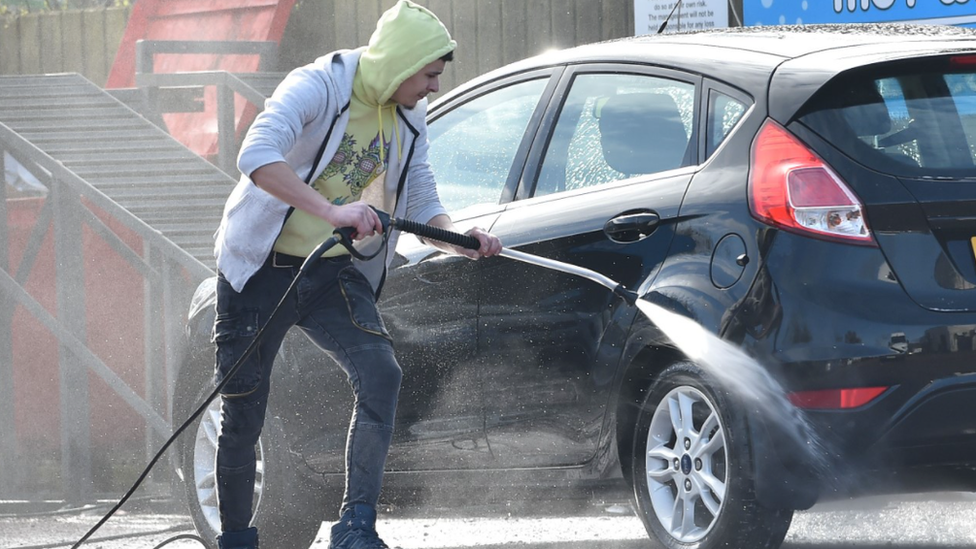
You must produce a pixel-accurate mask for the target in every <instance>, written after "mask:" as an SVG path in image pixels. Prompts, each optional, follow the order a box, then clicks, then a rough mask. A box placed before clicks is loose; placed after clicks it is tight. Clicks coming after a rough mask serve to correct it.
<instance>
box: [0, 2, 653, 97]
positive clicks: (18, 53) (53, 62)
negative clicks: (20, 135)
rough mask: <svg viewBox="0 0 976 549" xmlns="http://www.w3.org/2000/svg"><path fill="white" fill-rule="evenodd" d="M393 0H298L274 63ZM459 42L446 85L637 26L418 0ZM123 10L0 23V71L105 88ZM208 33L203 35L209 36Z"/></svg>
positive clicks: (545, 5)
mask: <svg viewBox="0 0 976 549" xmlns="http://www.w3.org/2000/svg"><path fill="white" fill-rule="evenodd" d="M394 3H395V2H394V0H302V1H300V2H299V3H298V4H297V5H296V7H295V9H294V11H293V12H292V16H291V19H290V21H289V24H288V28H287V30H286V32H285V38H284V39H283V40H282V43H281V49H280V53H279V59H280V61H279V70H287V69H289V68H291V67H294V66H298V65H301V64H304V63H306V62H308V61H311V60H312V59H314V58H315V57H317V56H319V55H321V54H323V53H326V52H328V51H331V50H333V49H338V48H354V47H357V46H360V45H364V44H366V42H367V41H368V39H369V36H370V34H371V33H372V32H373V29H374V28H375V25H376V20H377V19H378V18H379V16H380V14H381V13H382V12H383V11H384V10H385V9H387V8H389V7H390V6H392V5H393V4H394ZM419 3H420V4H422V5H424V6H426V7H428V8H430V9H431V11H433V12H434V13H436V14H437V15H438V17H440V18H441V20H442V21H443V22H444V24H445V25H446V26H447V28H448V29H449V30H450V31H451V34H452V36H453V37H454V39H455V40H457V42H458V49H457V52H456V54H455V62H454V63H452V64H451V66H450V68H449V70H448V71H447V72H446V73H445V75H444V78H443V79H442V91H446V90H448V89H450V88H452V87H454V86H455V85H457V84H458V83H460V82H463V81H465V80H467V79H469V78H472V77H474V76H476V75H478V74H481V73H483V72H486V71H488V70H490V69H494V68H497V67H499V66H501V65H503V64H505V63H509V62H512V61H516V60H519V59H523V58H525V57H529V56H531V55H535V54H537V53H541V52H543V51H545V50H547V49H550V48H561V47H568V46H573V45H577V44H585V43H590V42H597V41H600V40H607V39H611V38H619V37H622V36H627V35H630V34H633V32H634V30H633V29H634V15H633V14H634V2H633V0H602V1H601V0H420V1H419ZM129 13H130V9H129V8H105V9H93V10H83V11H65V12H55V13H45V14H29V15H24V16H20V17H16V18H13V19H10V20H9V21H7V23H6V24H5V25H3V26H0V74H45V73H58V72H77V73H80V74H82V75H84V76H85V77H86V78H88V79H89V80H91V81H92V82H94V83H95V84H97V85H99V86H104V85H105V81H106V79H107V77H108V73H109V69H110V68H111V66H112V63H113V62H114V60H115V54H116V52H117V50H118V47H119V43H120V42H121V40H122V35H123V32H124V30H125V24H126V21H127V20H128V17H129ZM205 39H206V37H201V40H205Z"/></svg>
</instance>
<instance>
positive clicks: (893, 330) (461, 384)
mask: <svg viewBox="0 0 976 549" xmlns="http://www.w3.org/2000/svg"><path fill="white" fill-rule="evenodd" d="M429 121H430V154H429V156H430V162H431V165H432V167H433V169H434V171H435V173H436V175H437V177H438V181H439V189H440V194H441V197H442V201H443V202H444V203H445V205H446V206H447V207H448V209H449V210H450V212H451V215H452V217H453V218H454V219H455V222H456V224H457V225H458V226H459V227H461V228H462V229H463V228H467V227H469V226H473V225H478V226H482V227H489V228H490V230H491V231H492V232H494V233H495V234H497V235H498V236H499V237H500V238H501V239H502V242H503V243H504V244H505V246H506V247H507V248H510V249H513V250H518V251H521V252H527V253H530V254H534V255H537V256H542V257H545V258H551V259H555V260H558V261H562V262H566V263H570V264H573V265H579V266H581V267H585V268H587V269H592V270H594V271H596V272H599V273H600V274H602V275H604V276H605V277H609V278H610V279H612V280H614V281H617V282H619V283H621V284H623V285H624V286H625V287H627V288H629V289H631V290H633V291H635V292H637V294H638V295H640V296H642V297H643V298H644V299H645V300H647V301H648V302H652V303H654V304H656V305H657V306H660V307H663V308H664V309H666V310H669V311H671V312H675V313H677V314H679V315H681V316H683V317H687V318H688V319H691V320H692V321H694V323H695V324H697V325H700V326H701V327H703V328H704V330H706V331H707V332H708V333H710V334H714V335H716V336H718V337H720V338H721V339H723V340H724V341H725V342H727V343H730V344H731V345H733V346H734V348H736V349H738V350H740V351H743V352H744V353H745V354H746V355H748V356H749V357H751V358H752V359H754V360H755V363H757V364H760V365H761V366H762V368H763V371H764V372H766V373H768V374H769V376H771V377H770V380H772V381H771V386H773V387H782V391H783V393H782V395H775V394H772V393H770V395H771V398H773V397H778V396H782V397H783V398H784V399H785V401H787V402H789V403H790V407H791V409H790V410H789V411H787V415H788V416H790V417H792V418H793V419H796V420H799V421H802V422H803V423H802V426H804V427H806V428H807V429H808V430H807V431H802V432H800V436H796V435H797V433H796V432H795V431H794V428H796V429H798V428H799V427H796V426H794V424H792V423H785V424H784V423H783V422H781V421H779V420H780V419H781V418H777V417H771V416H769V415H768V414H766V413H764V410H768V409H769V407H768V406H764V405H762V404H764V403H757V402H755V401H754V400H750V398H748V397H746V396H744V395H743V394H742V393H741V392H740V391H738V390H734V387H733V386H734V385H735V384H734V383H731V384H730V383H729V380H733V381H734V380H735V379H737V377H736V376H737V370H734V369H733V368H732V363H731V362H730V363H729V365H728V368H724V369H723V367H722V364H721V360H720V361H719V363H718V365H717V366H716V364H712V365H710V366H709V367H706V365H704V364H702V363H701V362H699V361H697V360H695V359H694V357H693V356H691V354H690V353H688V352H687V348H686V349H685V351H682V350H681V349H680V348H679V347H677V346H675V345H674V344H673V340H672V339H670V338H669V337H667V336H666V335H665V334H664V333H663V332H662V328H665V326H659V325H658V324H655V322H653V321H652V320H650V319H649V318H648V317H647V316H645V315H644V314H642V313H641V312H640V311H639V310H638V308H637V307H635V306H634V305H633V304H632V303H629V302H628V301H626V300H624V299H621V298H619V297H618V296H616V295H614V294H613V293H612V292H611V291H609V290H608V289H607V288H605V287H603V286H601V285H599V284H594V283H593V282H592V281H590V280H586V279H583V278H580V277H577V276H573V275H572V274H567V273H564V272H557V271H553V270H549V269H545V268H541V267H539V266H536V265H533V264H527V263H523V262H516V261H512V260H510V259H507V258H503V257H497V258H491V259H488V260H482V261H469V260H467V259H464V258H462V257H459V256H452V255H446V254H444V253H442V252H440V251H438V250H437V249H435V248H433V247H430V246H428V245H425V244H423V243H421V241H419V240H418V239H416V238H414V237H412V236H407V235H405V236H404V238H401V240H400V244H399V246H398V248H397V257H396V260H395V262H394V265H393V267H392V268H391V269H390V272H389V273H388V276H387V280H386V285H385V287H384V289H383V292H382V296H381V300H380V308H381V311H382V313H383V314H384V319H385V322H386V324H387V326H388V328H389V330H390V332H391V334H392V336H393V338H394V341H395V343H396V349H397V355H398V359H399V361H400V363H401V365H402V367H403V371H404V381H403V388H402V391H401V398H400V406H399V410H398V416H397V425H396V434H395V439H394V443H393V447H392V449H391V454H390V457H389V460H388V462H387V468H388V471H389V472H388V475H387V485H388V488H389V489H391V490H396V489H398V488H403V489H406V488H410V487H418V486H454V487H455V490H467V491H469V492H470V496H471V497H472V498H477V497H478V496H479V494H482V493H484V488H485V487H491V486H497V485H516V486H517V485H537V484H545V485H548V486H557V487H566V488H567V489H569V488H570V487H572V486H579V485H585V484H589V483H594V482H611V483H627V485H628V486H630V487H632V490H633V494H634V501H635V507H636V509H637V510H638V514H639V515H640V517H641V519H642V520H643V522H644V524H645V526H646V528H647V531H648V533H649V536H650V538H651V539H652V540H655V541H656V542H657V543H659V544H660V545H662V546H666V547H685V548H701V549H706V548H713V547H720V546H722V547H725V546H730V547H777V546H778V545H779V544H780V543H781V542H782V540H783V538H784V536H785V534H786V532H787V530H788V528H789V525H790V521H791V518H792V516H793V513H794V511H795V510H798V509H805V508H808V507H810V506H811V505H813V504H814V503H815V502H816V501H818V500H821V499H823V498H828V497H838V496H841V495H843V496H851V495H859V494H868V493H878V492H884V491H888V492H908V491H926V490H940V489H946V488H950V489H956V490H974V489H976V482H974V481H976V474H974V470H976V467H974V466H976V426H974V425H976V424H974V420H973V416H974V411H976V405H974V403H976V33H974V32H973V31H971V30H967V29H960V28H955V27H942V26H901V25H869V26H806V27H765V28H743V29H728V30H719V31H709V32H701V33H689V34H676V35H661V36H648V37H636V38H631V39H625V40H617V41H612V42H606V43H600V44H594V45H588V46H582V47H578V48H574V49H570V50H564V51H558V52H553V53H548V54H545V55H542V56H539V57H536V58H532V59H529V60H525V61H521V62H518V63H515V64H513V65H510V66H507V67H505V68H502V69H499V70H496V71H494V72H491V73H489V74H487V75H484V76H482V77H479V78H477V79H475V80H473V81H471V82H469V83H467V84H465V85H463V86H461V87H459V88H457V89H455V90H453V91H451V92H450V93H449V94H447V95H445V96H444V97H442V98H440V99H439V100H438V101H437V102H436V104H434V105H433V106H432V108H431V109H430V116H429ZM213 289H214V285H213V281H212V280H211V281H207V282H205V283H204V284H203V285H201V286H200V288H199V289H198V291H197V293H196V295H195V297H194V301H193V303H192V306H191V308H190V316H189V324H188V327H187V339H186V345H185V353H184V357H183V360H182V366H181V369H180V371H179V373H178V375H177V376H175V377H176V384H175V387H174V394H175V398H174V402H175V407H174V410H173V414H174V418H176V419H179V418H182V417H186V416H187V415H188V414H189V412H190V411H191V410H192V409H193V408H194V406H195V405H196V404H197V401H198V400H199V398H200V396H201V395H203V394H207V393H208V392H209V391H210V388H211V384H210V383H211V375H212V370H213V348H212V344H211V343H210V333H211V328H212V324H213V299H214V296H213ZM729 356H730V357H731V356H732V355H729ZM730 360H731V358H730ZM272 386H273V389H272V391H273V393H274V394H273V396H272V397H271V400H270V403H271V410H270V411H269V416H270V417H269V420H268V423H267V428H266V430H265V433H264V434H263V436H262V439H261V443H260V447H259V454H258V455H259V460H260V464H259V469H258V474H259V476H260V478H259V479H258V482H257V483H256V490H255V503H256V518H255V521H256V522H257V523H258V524H259V525H260V527H261V529H262V532H263V533H262V545H267V546H268V547H278V546H282V547H296V546H302V547H305V546H308V544H309V543H310V542H311V541H312V540H313V539H314V536H315V533H316V531H317V530H318V528H319V526H320V524H321V521H322V520H323V519H324V518H325V519H327V518H328V517H331V516H332V515H333V513H335V512H336V511H337V509H338V504H339V498H340V497H341V494H337V491H339V490H341V486H342V473H343V461H344V459H343V458H344V453H343V448H344V445H345V437H346V430H347V426H348V422H349V412H350V410H351V397H350V391H349V389H348V387H347V385H346V382H345V379H344V377H343V374H342V373H341V370H340V369H339V368H338V367H337V366H336V365H335V364H333V363H331V362H330V361H329V359H328V358H327V357H325V356H323V355H322V354H321V353H320V352H318V351H317V350H316V349H314V348H313V346H312V345H311V344H310V343H309V342H307V341H306V340H305V339H304V338H303V336H301V335H300V334H298V333H296V334H292V335H290V336H289V337H288V338H287V339H286V342H285V344H284V346H283V347H282V349H281V352H280V356H279V360H278V363H277V366H276V372H275V377H274V381H273V383H272ZM323 395H324V396H323ZM216 417H217V412H216V408H214V407H211V409H210V411H209V413H208V414H207V415H205V416H204V419H203V421H201V422H200V423H199V424H198V426H197V427H196V429H195V437H190V438H187V439H186V440H185V441H184V442H182V443H181V448H180V450H181V451H180V455H179V457H178V458H177V459H176V461H177V467H178V471H179V473H180V476H181V478H182V479H183V480H184V483H185V486H186V493H187V499H188V502H189V505H190V508H191V511H192V514H193V517H194V519H195V522H196V525H197V527H198V529H199V530H200V531H201V533H206V534H207V535H205V536H204V537H207V538H212V534H213V533H214V530H215V528H216V526H217V524H218V523H217V513H216V502H215V499H214V498H215V493H214V473H213V467H214V460H213V455H214V443H215V440H216V437H215V436H214V434H215V432H216V429H217V422H216ZM797 442H800V444H797ZM805 443H809V444H810V446H809V447H804V444H805ZM810 448H812V450H811V449H810Z"/></svg>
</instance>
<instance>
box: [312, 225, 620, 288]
mask: <svg viewBox="0 0 976 549" xmlns="http://www.w3.org/2000/svg"><path fill="white" fill-rule="evenodd" d="M373 209H374V211H376V214H377V215H379V218H380V223H382V224H383V232H384V233H388V231H390V230H392V229H397V230H400V231H403V232H405V233H411V234H415V235H417V236H419V237H421V238H425V239H427V240H436V241H438V242H445V243H447V244H451V245H453V246H459V247H461V248H467V249H469V250H477V249H478V248H480V247H481V242H480V241H479V240H478V239H477V238H475V237H473V236H471V235H466V234H461V233H456V232H453V231H448V230H446V229H442V228H440V227H434V226H432V225H426V224H424V223H417V222H416V221H410V220H408V219H401V218H398V217H391V216H390V215H389V214H387V213H386V212H383V211H380V210H377V209H375V208H373ZM353 234H354V229H352V228H351V227H343V228H339V229H336V230H335V236H333V238H337V239H338V242H339V243H341V244H342V245H343V246H345V247H346V249H348V250H349V252H350V253H351V254H353V256H354V257H358V258H359V259H369V258H367V257H363V256H362V255H361V254H360V253H359V252H358V251H355V248H353V246H352V237H353ZM330 240H331V239H329V240H326V241H325V242H323V243H322V245H321V246H320V247H323V246H325V245H326V244H327V243H328V242H329V241H330ZM332 245H334V244H332ZM329 247H331V246H329ZM326 249H327V248H326ZM322 253H324V250H323V252H319V250H318V249H316V250H315V251H314V252H312V254H311V255H310V256H309V257H319V256H321V255H322ZM498 255H500V256H502V257H507V258H509V259H514V260H516V261H522V262H524V263H529V264H531V265H536V266H539V267H544V268H546V269H551V270H554V271H560V272H563V273H567V274H571V275H575V276H579V277H582V278H586V279H588V280H591V281H593V282H596V283H597V284H600V285H602V286H604V287H605V288H607V289H609V290H610V291H612V292H613V293H614V294H616V295H617V296H619V297H620V298H622V299H623V300H624V301H626V302H627V304H628V305H634V303H636V302H637V298H638V297H639V296H638V295H637V292H634V291H633V290H628V289H627V288H626V287H625V286H624V285H623V284H621V283H619V282H617V281H615V280H612V279H610V278H607V277H606V276H604V275H602V274H600V273H598V272H596V271H593V270H591V269H586V268H584V267H580V266H578V265H572V264H570V263H563V262H561V261H556V260H555V259H548V258H545V257H540V256H537V255H532V254H528V253H525V252H520V251H517V250H511V249H508V248H502V251H501V252H500V253H499V254H498Z"/></svg>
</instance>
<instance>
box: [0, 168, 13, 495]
mask: <svg viewBox="0 0 976 549" xmlns="http://www.w3.org/2000/svg"><path fill="white" fill-rule="evenodd" d="M5 173H6V172H5V170H4V154H3V152H2V151H0V269H3V270H4V271H7V272H10V261H9V254H10V245H9V239H10V231H9V228H8V223H9V217H8V214H7V182H6V177H5V175H4V174H5ZM0 301H2V302H3V304H4V306H3V308H2V310H0V463H5V464H7V465H5V466H3V467H0V498H8V497H9V496H10V495H11V494H12V491H13V484H14V478H16V471H15V467H14V465H15V464H16V463H17V461H16V460H15V459H14V457H15V456H16V455H17V429H16V423H15V420H16V416H15V415H14V353H13V317H14V310H15V307H14V306H13V301H8V300H7V299H6V296H0Z"/></svg>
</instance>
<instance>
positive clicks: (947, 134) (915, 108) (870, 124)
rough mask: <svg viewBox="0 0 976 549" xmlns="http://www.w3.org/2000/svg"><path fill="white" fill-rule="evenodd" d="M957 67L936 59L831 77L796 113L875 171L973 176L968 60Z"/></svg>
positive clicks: (974, 74) (973, 73)
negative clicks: (923, 63) (883, 70)
mask: <svg viewBox="0 0 976 549" xmlns="http://www.w3.org/2000/svg"><path fill="white" fill-rule="evenodd" d="M940 66H941V69H942V70H939V67H940ZM897 67H902V70H898V69H897ZM959 67H960V68H959V69H956V68H955V65H954V64H952V63H951V62H946V61H945V60H943V61H942V62H938V63H936V62H927V63H926V64H925V65H918V64H901V65H900V66H899V65H895V66H893V67H892V68H889V69H887V70H886V71H885V72H884V73H873V74H869V73H863V74H858V75H847V76H844V77H841V78H837V79H835V80H833V81H831V82H830V83H829V84H828V85H827V86H825V87H824V89H822V90H821V91H820V92H818V93H817V95H816V96H815V97H814V98H813V99H812V100H811V103H810V104H809V105H808V106H807V108H806V109H805V114H804V115H803V116H801V118H800V120H801V122H803V123H804V124H806V125H807V126H809V127H810V128H811V129H813V130H814V131H816V132H817V133H818V134H820V135H821V136H823V137H824V138H825V139H827V140H828V141H830V142H832V143H833V144H834V145H835V146H837V147H838V148H840V149H841V150H843V151H845V152H846V153H847V154H849V155H851V156H852V157H853V158H854V159H855V160H857V161H858V162H861V163H862V164H865V165H866V166H868V167H870V168H873V169H876V170H878V171H880V172H884V173H889V174H893V175H906V176H915V177H926V176H930V177H934V176H951V177H973V176H976V66H974V65H972V64H968V65H966V64H961V65H960V66H959ZM933 69H935V70H933Z"/></svg>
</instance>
